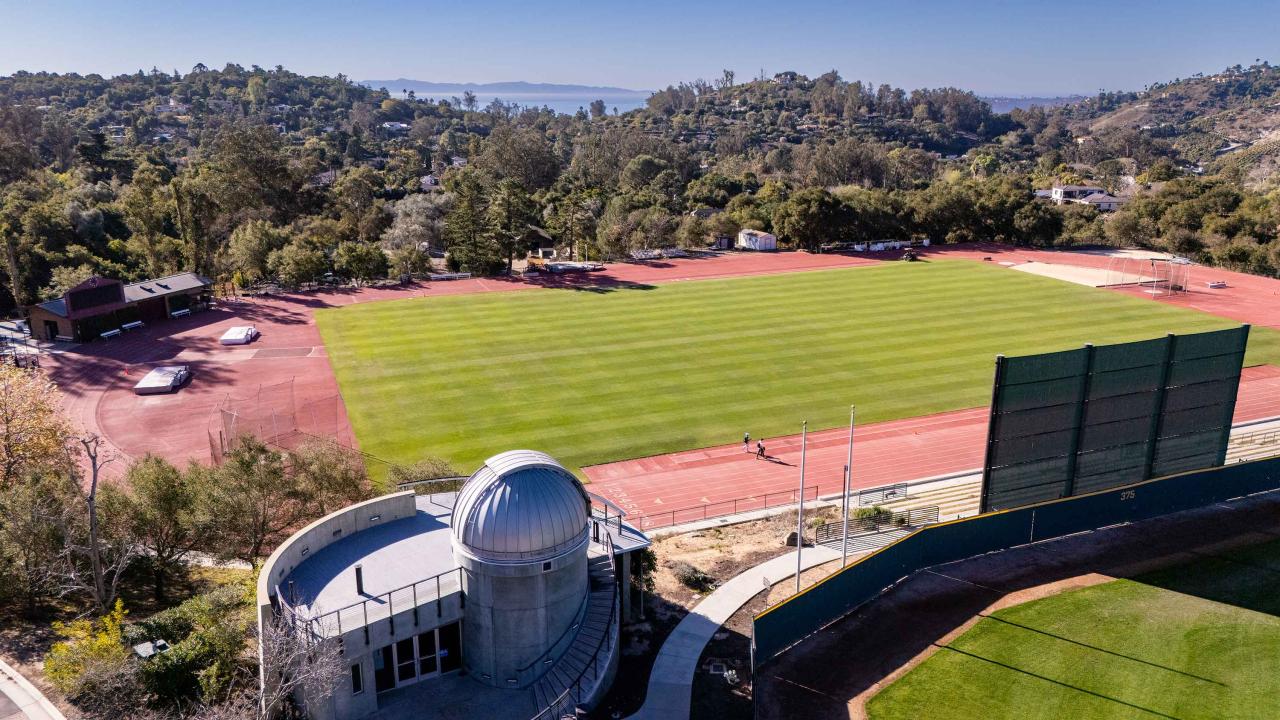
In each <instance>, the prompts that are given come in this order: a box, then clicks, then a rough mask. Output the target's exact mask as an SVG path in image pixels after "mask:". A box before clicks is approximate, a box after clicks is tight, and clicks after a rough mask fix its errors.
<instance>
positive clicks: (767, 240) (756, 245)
mask: <svg viewBox="0 0 1280 720" xmlns="http://www.w3.org/2000/svg"><path fill="white" fill-rule="evenodd" d="M737 248H738V249H739V250H766V251H767V250H777V249H778V238H776V237H774V236H773V235H770V234H769V233H767V232H760V231H759V230H740V231H738V244H737Z"/></svg>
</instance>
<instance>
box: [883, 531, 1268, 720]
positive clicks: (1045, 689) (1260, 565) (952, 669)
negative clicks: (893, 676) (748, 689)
mask: <svg viewBox="0 0 1280 720" xmlns="http://www.w3.org/2000/svg"><path fill="white" fill-rule="evenodd" d="M1278 615H1280V541H1272V542H1269V543H1267V544H1264V545H1259V546H1254V547H1252V548H1249V549H1245V550H1236V551H1229V552H1222V553H1220V554H1215V555H1211V556H1206V557H1203V558H1202V559H1199V560H1196V561H1195V562H1192V563H1190V564H1187V565H1182V566H1179V567H1175V568H1172V569H1168V570H1163V571H1160V572H1156V573H1152V574H1149V575H1143V576H1139V577H1137V578H1135V579H1131V580H1114V581H1111V582H1107V583H1103V584H1101V585H1095V586H1093V587H1089V588H1084V589H1080V590H1075V591H1071V592H1067V593H1064V594H1061V595H1057V596H1053V597H1049V598H1045V599H1042V600H1037V601H1035V602H1030V603H1027V604H1025V605H1019V606H1015V607H1011V608H1006V609H1003V610H1000V611H997V612H995V613H993V614H992V615H991V616H989V617H985V618H982V619H980V620H979V621H978V623H977V625H975V626H974V627H972V628H971V629H970V630H969V631H968V632H966V633H964V634H963V635H961V636H960V637H959V638H957V639H955V640H954V641H952V642H951V643H949V644H947V645H946V646H943V647H941V648H939V649H938V650H937V651H936V652H935V653H934V654H933V655H932V656H930V657H929V658H928V659H926V660H925V661H924V662H923V663H921V664H920V665H918V666H916V667H915V668H913V669H912V670H911V671H910V672H908V673H907V674H906V675H904V676H903V677H902V678H900V679H899V680H898V681H897V682H895V683H893V684H892V685H890V686H889V687H888V688H886V689H885V690H883V691H881V692H880V693H879V694H878V695H876V696H875V697H873V698H872V699H871V700H870V702H869V703H868V704H867V712H868V715H869V716H870V718H871V719H872V720H908V719H910V720H942V719H944V718H945V719H946V720H979V719H980V720H1015V719H1017V720H1035V719H1038V718H1046V719H1048V718H1090V719H1093V718H1097V719H1099V720H1120V719H1125V720H1127V719H1129V718H1179V719H1181V720H1234V719H1237V718H1238V719H1239V720H1246V719H1249V718H1266V717H1277V716H1278V715H1280V700H1277V698H1280V617H1278Z"/></svg>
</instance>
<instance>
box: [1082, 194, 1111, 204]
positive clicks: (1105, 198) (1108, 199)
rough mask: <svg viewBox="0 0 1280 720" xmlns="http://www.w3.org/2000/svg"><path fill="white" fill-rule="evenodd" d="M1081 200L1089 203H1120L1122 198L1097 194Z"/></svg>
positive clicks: (1086, 196)
mask: <svg viewBox="0 0 1280 720" xmlns="http://www.w3.org/2000/svg"><path fill="white" fill-rule="evenodd" d="M1081 200H1083V201H1084V202H1088V203H1104V202H1120V198H1118V197H1116V196H1115V195H1112V194H1110V193H1105V192H1096V193H1092V194H1089V195H1085V196H1084V197H1083V198H1081Z"/></svg>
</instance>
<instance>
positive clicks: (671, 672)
mask: <svg viewBox="0 0 1280 720" xmlns="http://www.w3.org/2000/svg"><path fill="white" fill-rule="evenodd" d="M839 559H840V553H839V552H838V551H836V550H833V549H831V548H828V547H823V546H818V547H812V548H805V550H804V555H803V560H804V569H806V570H808V569H809V568H811V567H813V566H815V565H821V564H822V563H824V562H829V561H831V560H839ZM795 574H796V556H795V553H787V554H786V555H782V556H781V557H776V558H774V559H772V560H769V561H768V562H764V563H761V564H759V565H757V566H755V567H753V568H751V569H750V570H747V571H745V572H743V573H741V574H740V575H738V576H737V577H735V578H733V579H732V580H730V581H729V582H727V583H725V584H724V585H721V586H720V587H719V588H716V590H715V592H712V593H711V594H710V595H708V596H706V597H705V598H703V600H702V602H700V603H698V605H697V606H696V607H695V608H693V610H692V611H691V612H690V613H689V614H688V615H686V616H685V617H684V619H683V620H681V621H680V624H679V625H676V628H675V630H672V631H671V634H670V635H669V636H667V640H666V642H664V643H663V644H662V649H660V650H659V651H658V656H657V657H656V658H655V659H654V662H653V671H652V672H651V673H650V674H649V689H648V692H647V693H646V694H645V699H644V705H643V706H642V707H641V708H640V710H639V711H638V712H636V714H634V715H632V716H631V718H632V720H687V718H688V717H689V704H690V701H691V698H692V694H693V676H694V673H696V672H697V671H698V658H700V657H701V656H702V650H703V648H705V647H706V646H707V643H708V642H709V641H710V640H711V636H713V635H715V634H716V631H718V630H719V629H720V626H721V625H723V624H724V623H725V621H727V620H728V619H729V617H730V616H732V615H733V614H734V613H735V612H737V611H738V608H741V607H742V606H743V605H746V604H747V601H748V600H750V599H751V598H753V597H755V596H756V595H758V594H759V593H760V592H761V590H762V589H763V588H764V583H765V580H766V578H767V579H768V581H769V582H770V583H776V582H778V581H780V580H785V579H787V578H790V577H794V576H795Z"/></svg>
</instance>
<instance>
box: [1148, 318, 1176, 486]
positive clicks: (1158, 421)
mask: <svg viewBox="0 0 1280 720" xmlns="http://www.w3.org/2000/svg"><path fill="white" fill-rule="evenodd" d="M1164 343H1165V345H1164V361H1163V362H1162V363H1161V365H1160V384H1159V385H1157V386H1156V397H1155V402H1154V404H1153V410H1154V412H1152V413H1151V424H1150V425H1149V426H1148V430H1147V457H1146V460H1145V461H1144V463H1143V466H1142V479H1143V480H1150V479H1151V475H1152V473H1153V472H1154V471H1155V464H1156V451H1157V450H1158V449H1159V444H1160V434H1161V430H1162V426H1163V424H1164V414H1165V399H1166V398H1167V397H1168V395H1167V390H1168V388H1169V371H1170V370H1171V369H1172V367H1173V358H1174V352H1175V349H1176V346H1177V343H1178V336H1177V335H1174V334H1173V333H1169V334H1168V335H1165V338H1164Z"/></svg>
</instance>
